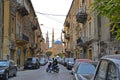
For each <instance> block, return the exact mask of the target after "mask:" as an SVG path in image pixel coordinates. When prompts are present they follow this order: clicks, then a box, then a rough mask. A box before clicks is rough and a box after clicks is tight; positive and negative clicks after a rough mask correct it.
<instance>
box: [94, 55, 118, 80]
mask: <svg viewBox="0 0 120 80" xmlns="http://www.w3.org/2000/svg"><path fill="white" fill-rule="evenodd" d="M92 80H120V55H119V54H117V55H106V56H104V57H102V58H101V59H100V61H99V63H98V66H97V69H96V72H95V75H94V77H93V79H92Z"/></svg>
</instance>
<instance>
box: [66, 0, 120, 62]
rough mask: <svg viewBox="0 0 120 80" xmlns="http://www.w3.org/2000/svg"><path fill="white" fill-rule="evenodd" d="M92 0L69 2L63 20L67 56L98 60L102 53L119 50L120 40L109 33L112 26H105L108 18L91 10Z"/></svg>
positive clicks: (111, 52)
mask: <svg viewBox="0 0 120 80" xmlns="http://www.w3.org/2000/svg"><path fill="white" fill-rule="evenodd" d="M93 2H94V0H73V2H72V4H71V7H70V10H69V12H68V15H67V17H66V20H65V22H64V35H65V36H64V37H65V39H64V41H65V42H64V43H65V51H66V54H67V56H68V57H71V56H72V57H75V58H89V59H92V60H98V59H99V58H101V57H102V56H104V55H108V54H114V51H116V50H117V51H118V52H119V44H120V42H118V41H116V40H115V35H113V34H111V32H110V29H111V27H112V26H110V27H106V24H108V23H109V19H107V18H106V17H103V16H97V12H92V11H91V8H90V6H91V4H92V3H93ZM68 34H69V35H68ZM71 53H73V55H71ZM70 55H71V56H70Z"/></svg>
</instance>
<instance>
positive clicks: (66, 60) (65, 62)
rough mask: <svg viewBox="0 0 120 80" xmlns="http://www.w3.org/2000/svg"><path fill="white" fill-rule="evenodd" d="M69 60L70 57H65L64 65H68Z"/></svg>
mask: <svg viewBox="0 0 120 80" xmlns="http://www.w3.org/2000/svg"><path fill="white" fill-rule="evenodd" d="M67 62H68V58H64V62H63V65H64V66H66V65H67Z"/></svg>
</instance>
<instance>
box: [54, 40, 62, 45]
mask: <svg viewBox="0 0 120 80" xmlns="http://www.w3.org/2000/svg"><path fill="white" fill-rule="evenodd" d="M54 43H55V44H62V42H61V41H59V40H56V41H55V42H54Z"/></svg>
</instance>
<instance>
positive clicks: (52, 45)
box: [52, 29, 54, 47]
mask: <svg viewBox="0 0 120 80" xmlns="http://www.w3.org/2000/svg"><path fill="white" fill-rule="evenodd" d="M52 47H54V29H53V30H52Z"/></svg>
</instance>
